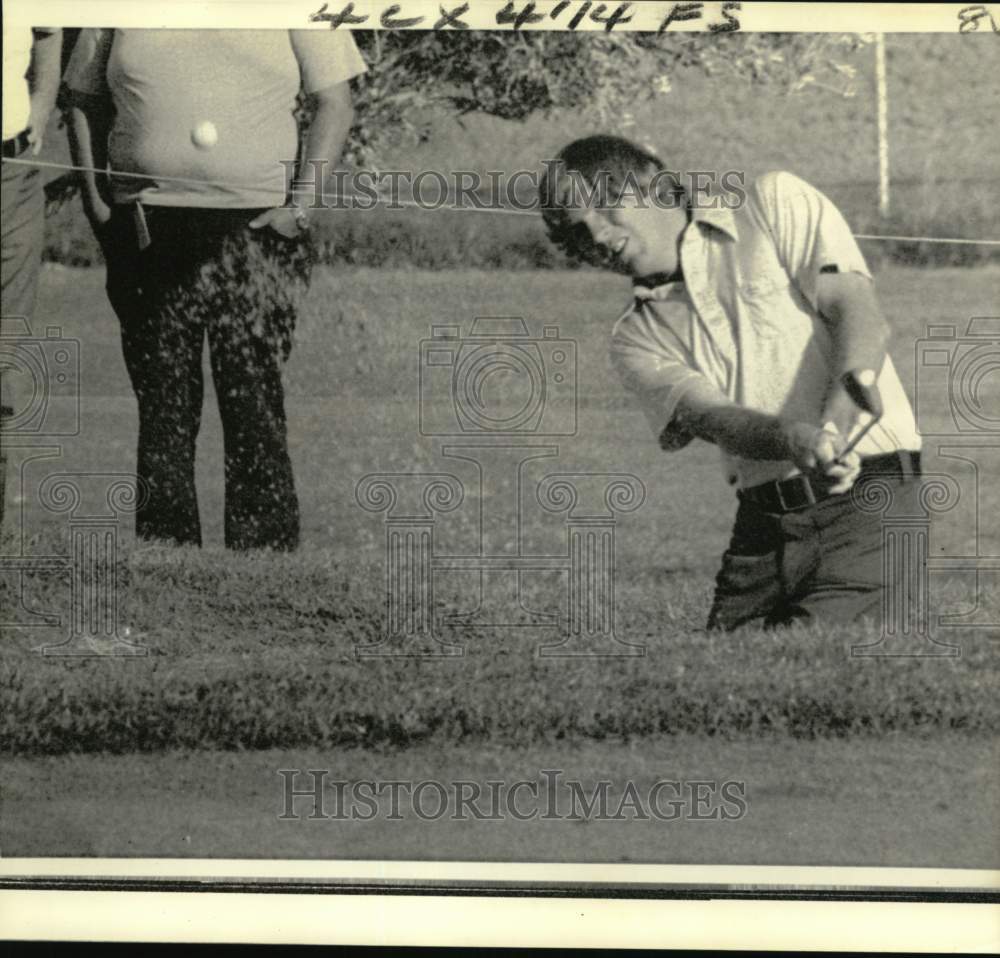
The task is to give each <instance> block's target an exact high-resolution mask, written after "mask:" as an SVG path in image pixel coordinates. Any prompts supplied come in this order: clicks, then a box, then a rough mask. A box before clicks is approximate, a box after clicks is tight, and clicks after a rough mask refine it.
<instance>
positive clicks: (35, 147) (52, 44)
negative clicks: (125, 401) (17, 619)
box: [0, 10, 62, 522]
mask: <svg viewBox="0 0 1000 958" xmlns="http://www.w3.org/2000/svg"><path fill="white" fill-rule="evenodd" d="M5 13H7V14H8V17H10V11H9V10H6V11H5ZM7 19H8V18H7V17H5V20H7ZM61 46H62V35H61V32H60V31H59V30H56V29H52V28H49V27H35V28H33V29H32V28H31V27H21V26H18V25H17V24H16V23H14V22H13V21H12V18H11V19H10V21H9V22H5V23H4V25H3V188H2V206H3V277H2V287H3V302H2V307H0V312H2V315H3V316H4V317H7V318H12V317H19V318H20V319H23V320H27V321H29V322H30V320H31V317H32V314H33V313H34V311H35V297H36V293H37V291H38V268H39V265H40V263H41V259H42V244H43V231H44V216H45V200H44V195H43V192H42V176H41V171H40V170H39V168H38V167H37V166H28V165H24V164H21V163H10V162H8V160H16V159H24V158H26V157H28V158H30V157H32V156H37V155H38V153H39V152H40V151H41V149H42V138H43V137H44V135H45V127H46V126H47V125H48V121H49V115H50V114H51V112H52V108H53V106H54V105H55V101H56V93H57V92H58V90H59V54H60V49H61ZM9 363H11V360H10V359H8V358H7V357H4V356H3V355H0V430H2V428H3V420H7V421H8V424H9V423H10V420H11V418H12V417H14V415H15V410H16V408H17V406H16V401H15V397H14V396H13V388H12V384H11V383H10V381H9V379H10V377H9V376H8V377H6V378H5V377H4V367H5V366H7V367H8V370H9V369H10V368H11V367H10V365H8V364H9ZM24 398H25V397H22V400H23V399H24ZM5 476H6V456H5V453H4V451H3V449H2V448H0V522H2V521H3V513H4V486H5V482H4V480H5Z"/></svg>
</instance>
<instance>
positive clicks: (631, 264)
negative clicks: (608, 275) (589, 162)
mask: <svg viewBox="0 0 1000 958" xmlns="http://www.w3.org/2000/svg"><path fill="white" fill-rule="evenodd" d="M666 212H668V211H665V210H664V209H662V208H660V207H658V206H657V205H656V204H655V203H649V202H642V201H640V200H637V199H629V200H628V201H627V202H624V203H620V204H617V205H615V206H612V207H607V208H601V207H597V208H589V209H580V210H575V211H574V212H573V213H572V214H571V218H572V219H574V221H575V222H578V223H582V224H583V225H585V226H586V227H587V229H588V230H589V231H590V236H591V239H592V240H593V242H594V243H596V244H597V245H598V246H600V247H602V248H603V250H604V251H606V252H607V253H608V254H610V257H611V262H612V265H613V268H615V269H616V271H619V272H622V273H627V274H628V275H630V276H634V277H640V276H650V275H652V274H654V273H672V272H673V271H674V270H675V269H676V268H677V245H676V242H675V240H674V238H673V237H671V236H669V235H668V234H669V232H670V228H669V227H670V225H671V224H670V223H669V222H668V218H667V217H666V216H665V215H664V214H665V213H666Z"/></svg>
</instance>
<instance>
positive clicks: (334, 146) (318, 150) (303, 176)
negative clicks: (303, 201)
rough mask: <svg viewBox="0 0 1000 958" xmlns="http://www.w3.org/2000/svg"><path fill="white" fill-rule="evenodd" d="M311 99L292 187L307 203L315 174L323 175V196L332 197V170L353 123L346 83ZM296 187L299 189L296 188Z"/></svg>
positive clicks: (349, 89) (352, 111)
mask: <svg viewBox="0 0 1000 958" xmlns="http://www.w3.org/2000/svg"><path fill="white" fill-rule="evenodd" d="M313 97H314V99H315V103H316V112H315V115H314V116H313V120H312V123H311V124H310V125H309V134H308V136H307V137H306V142H305V146H304V148H303V150H302V156H301V158H300V160H299V168H298V171H297V173H296V185H295V186H293V189H301V190H302V191H303V193H304V194H305V195H306V196H308V197H309V198H310V202H311V200H312V196H313V189H314V187H313V185H312V184H313V179H314V177H315V173H316V171H317V170H322V171H323V175H322V189H323V193H324V194H330V195H332V194H333V184H334V182H335V181H334V178H333V173H334V169H335V167H336V163H337V160H338V159H339V158H340V154H341V153H342V152H343V151H344V144H345V143H346V142H347V135H348V133H350V131H351V124H352V123H353V122H354V107H353V105H352V103H351V85H350V83H336V84H334V85H333V86H330V87H327V88H326V89H324V90H320V91H318V92H317V93H314V94H313ZM299 183H301V186H298V184H299Z"/></svg>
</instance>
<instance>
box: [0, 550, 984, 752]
mask: <svg viewBox="0 0 1000 958" xmlns="http://www.w3.org/2000/svg"><path fill="white" fill-rule="evenodd" d="M364 571H367V572H369V573H370V576H365V575H364V574H360V575H359V570H358V569H356V568H352V567H345V566H343V565H341V564H338V563H337V562H336V561H335V560H334V559H332V557H331V556H329V555H324V554H322V553H310V552H303V553H300V554H298V555H296V556H295V557H293V558H289V557H281V556H274V555H259V556H252V557H233V556H225V557H223V556H220V555H217V554H213V553H211V552H198V551H194V550H170V549H156V548H154V549H147V550H143V551H140V552H137V553H135V554H133V555H132V556H131V557H127V558H125V559H123V560H122V568H121V569H120V570H119V578H120V579H121V580H123V581H127V583H128V590H127V597H128V601H127V609H124V610H123V613H124V615H123V620H124V622H127V623H128V624H129V626H130V630H131V635H132V637H133V638H139V639H140V641H141V642H142V643H143V644H144V645H146V646H147V647H148V649H149V654H148V655H147V656H146V657H145V658H138V659H130V660H126V659H109V658H91V659H81V660H75V661H70V660H67V659H58V658H42V657H39V656H37V655H33V654H31V652H30V647H31V644H32V643H33V642H37V640H38V634H37V633H35V632H33V631H32V630H11V632H12V639H14V641H16V643H17V646H18V647H19V648H18V651H14V649H13V648H12V644H11V640H8V641H7V642H6V643H5V645H6V647H7V650H8V654H7V656H6V657H5V661H4V663H3V665H2V666H0V705H2V708H0V713H2V719H0V744H2V747H3V750H4V751H6V752H9V753H17V754H60V753H65V752H77V751H79V752H89V751H108V752H116V753H118V752H122V753H124V752H132V751H143V752H145V751H153V750H160V749H169V748H199V749H262V748H291V747H298V746H304V745H309V746H317V747H324V746H362V747H366V748H373V747H375V748H377V747H406V746H411V745H415V744H417V743H421V742H428V741H430V742H437V743H439V744H445V743H449V742H468V743H475V742H487V741H489V742H491V743H493V744H496V745H508V746H513V747H527V746H529V745H532V744H536V743H550V742H553V741H558V740H567V741H570V742H580V741H582V740H604V739H614V740H617V739H620V740H623V741H624V740H628V739H630V738H634V737H642V736H650V735H663V734H667V735H672V734H679V733H694V734H698V735H703V736H724V737H732V736H751V737H757V736H770V735H779V736H790V737H794V738H816V737H824V738H825V737H847V736H855V735H881V734H885V733H887V732H901V731H902V732H911V733H928V732H941V731H947V730H952V731H954V730H959V731H962V732H964V733H968V734H987V733H993V734H995V733H997V732H998V731H1000V694H998V693H1000V683H998V675H997V671H996V668H995V660H994V658H993V657H992V646H991V642H990V641H989V639H988V638H987V637H985V636H983V635H980V636H979V638H976V636H975V634H974V633H970V634H967V635H965V636H964V637H963V642H962V654H961V656H960V657H958V658H954V659H942V658H921V657H911V658H894V659H893V658H858V657H855V656H852V655H851V651H850V650H851V646H852V644H860V643H864V642H870V641H872V639H873V636H872V635H871V634H869V633H867V632H866V631H865V630H864V629H861V628H839V629H834V628H829V627H828V628H821V627H812V628H794V629H791V630H787V631H782V632H771V633H769V632H764V631H762V630H756V629H751V630H746V631H745V632H742V633H738V634H736V635H733V636H720V635H714V634H710V633H705V632H703V631H701V630H699V629H697V628H694V627H693V622H694V621H696V620H698V619H699V618H700V617H701V616H702V615H703V612H704V607H703V606H704V602H705V599H706V596H705V595H704V590H696V589H694V588H688V589H687V590H686V595H685V593H684V590H674V592H673V596H674V600H675V605H674V607H673V609H672V610H662V609H661V610H657V609H656V608H655V605H654V599H655V597H650V596H649V595H648V593H647V590H645V589H636V588H628V587H626V588H625V589H624V590H623V592H624V594H623V595H622V596H621V600H622V602H623V604H625V605H626V606H628V607H630V608H632V609H633V614H632V615H631V616H628V617H626V623H625V626H626V628H627V627H628V626H633V627H632V628H627V631H628V633H629V637H630V639H631V640H632V641H640V642H641V643H643V644H645V645H646V655H645V656H644V657H642V658H637V657H618V658H605V659H589V658H551V659H550V658H540V657H539V656H538V655H537V654H536V646H537V644H538V643H539V641H548V642H551V641H553V638H555V636H553V635H552V634H551V633H549V634H548V635H546V636H538V635H534V636H526V635H525V634H524V633H523V632H521V631H519V630H517V629H484V628H479V629H475V628H474V629H467V630H463V631H461V632H458V631H452V632H446V633H444V637H445V638H446V639H447V640H448V641H449V642H455V643H458V644H459V646H460V649H461V654H460V655H458V656H455V657H450V658H437V659H433V658H385V659H374V660H373V659H369V658H359V657H358V655H357V649H358V648H359V647H363V646H368V645H371V643H374V642H377V641H378V640H379V637H380V635H381V622H382V614H383V609H382V604H381V597H380V595H379V589H378V587H377V586H376V585H373V583H374V582H377V581H378V580H377V570H375V569H371V570H364ZM27 591H28V594H30V595H31V596H32V598H33V600H34V601H41V602H42V603H43V604H47V605H48V606H49V607H50V608H51V607H58V606H59V604H60V603H59V597H60V595H65V591H66V590H65V583H64V582H59V581H58V577H55V578H54V577H52V576H46V577H44V578H42V577H38V578H37V580H36V581H32V577H28V583H27ZM0 596H2V598H3V599H4V603H3V604H4V605H6V606H8V608H9V607H12V606H13V599H14V596H13V595H12V590H11V588H10V586H9V585H8V586H6V587H5V591H4V592H2V593H0ZM678 599H679V601H678ZM8 603H10V604H9V605H8ZM636 604H638V606H639V608H640V609H641V612H640V611H638V610H636V609H635V605H636ZM639 623H641V624H642V628H643V631H642V632H640V631H639V630H638V629H637V628H635V626H638V625H639Z"/></svg>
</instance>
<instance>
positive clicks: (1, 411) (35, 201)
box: [0, 137, 45, 522]
mask: <svg viewBox="0 0 1000 958" xmlns="http://www.w3.org/2000/svg"><path fill="white" fill-rule="evenodd" d="M3 147H4V150H3V153H4V156H5V157H7V156H12V157H15V156H22V157H23V156H25V155H26V154H27V141H26V140H25V139H24V138H23V137H21V138H19V139H14V140H8V141H5V142H4V144H3ZM0 201H2V207H3V209H2V221H3V227H2V228H3V250H2V260H3V277H2V283H3V299H2V319H0V323H2V328H0V334H10V333H11V332H12V331H13V330H14V329H15V328H17V329H22V330H23V328H24V326H23V324H21V323H18V324H17V326H16V327H15V326H14V324H12V323H10V322H9V321H10V320H11V319H13V318H15V317H17V318H18V319H20V320H24V321H26V322H28V323H29V324H30V322H31V318H32V315H33V314H34V312H35V298H36V294H37V292H38V269H39V265H40V263H41V259H42V243H43V231H44V228H45V225H44V219H45V217H44V213H45V200H44V195H43V192H42V177H41V173H40V171H39V169H38V167H37V166H21V165H19V164H14V163H4V164H3V185H2V190H0ZM4 320H6V321H7V322H4ZM16 348H17V344H16V342H14V341H13V340H12V341H5V340H3V339H0V522H2V521H3V514H4V492H5V490H4V486H5V479H6V452H5V450H4V448H3V441H4V436H3V429H4V420H8V421H9V420H10V418H11V417H12V416H14V415H15V413H16V412H17V411H18V410H19V409H22V408H24V406H23V404H24V403H29V402H30V401H31V400H32V398H33V397H31V396H24V395H21V396H15V395H13V393H12V389H11V387H12V383H11V379H12V378H13V377H11V376H10V375H8V376H6V377H5V376H4V368H5V367H6V368H7V370H8V372H9V371H10V370H11V369H14V370H18V367H19V365H21V364H19V363H18V361H17V357H16V356H14V355H12V353H13V352H14V351H16ZM20 371H21V372H23V370H20ZM21 378H24V377H23V376H22V377H21Z"/></svg>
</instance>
